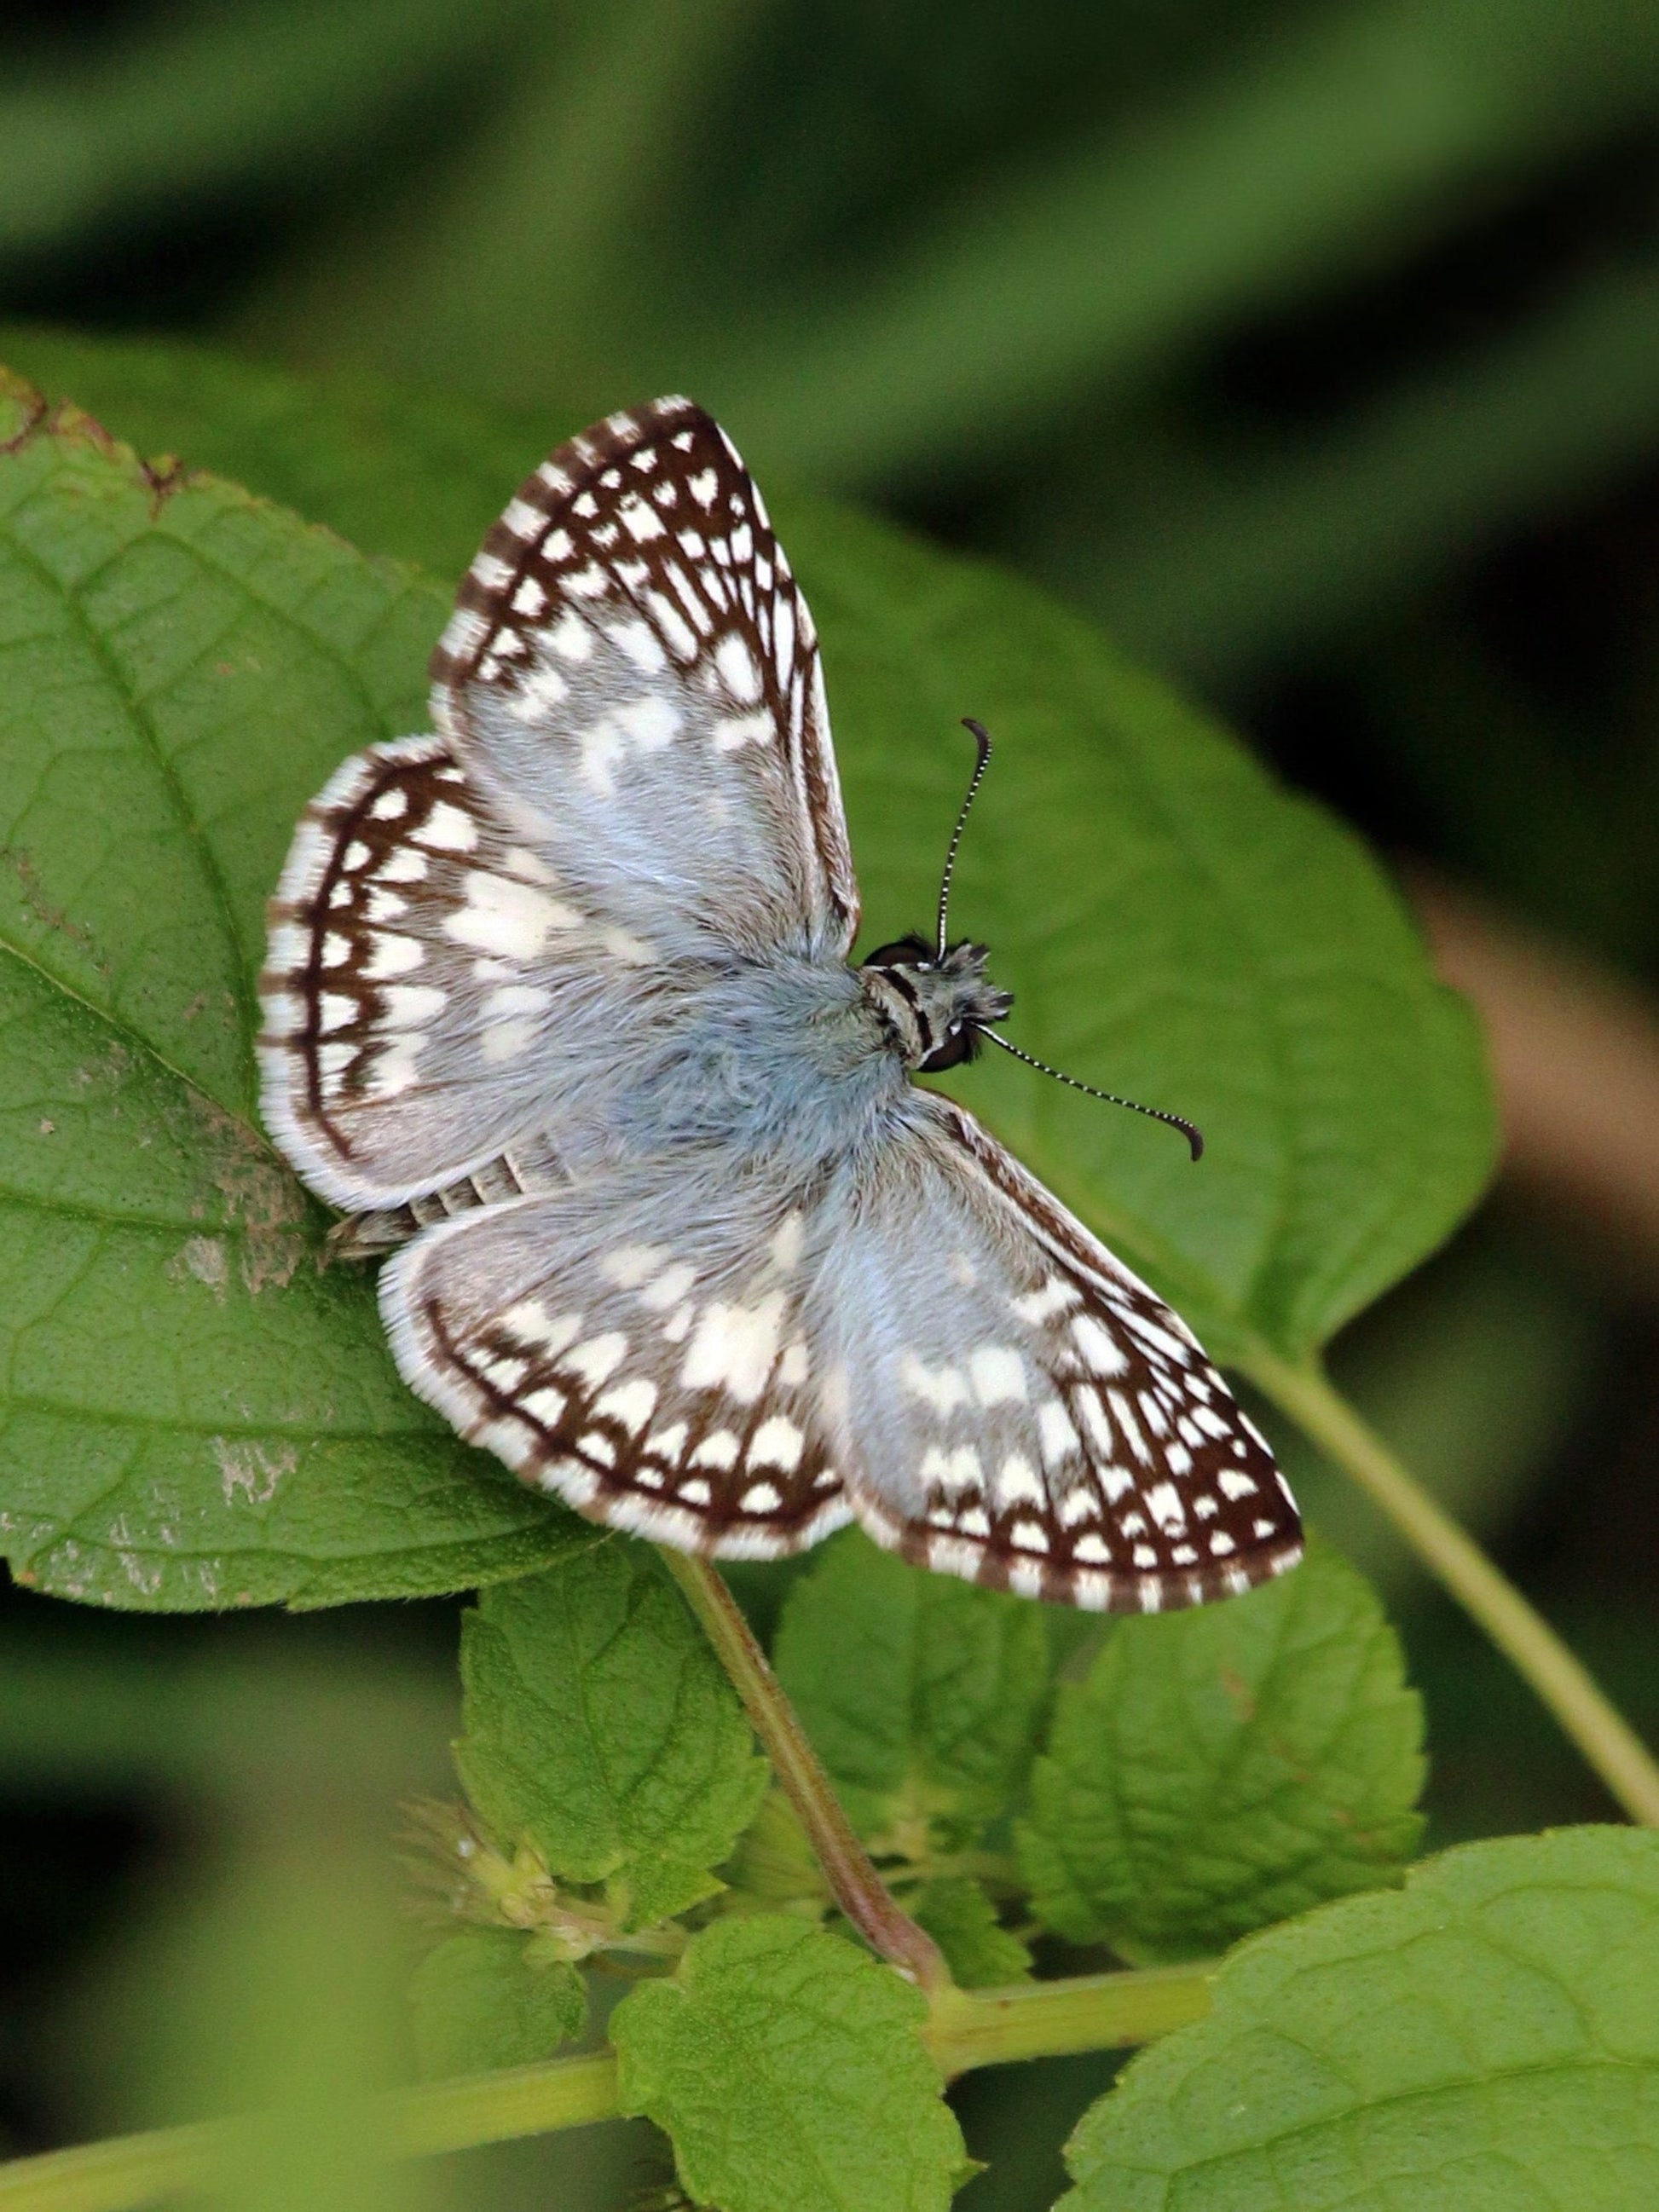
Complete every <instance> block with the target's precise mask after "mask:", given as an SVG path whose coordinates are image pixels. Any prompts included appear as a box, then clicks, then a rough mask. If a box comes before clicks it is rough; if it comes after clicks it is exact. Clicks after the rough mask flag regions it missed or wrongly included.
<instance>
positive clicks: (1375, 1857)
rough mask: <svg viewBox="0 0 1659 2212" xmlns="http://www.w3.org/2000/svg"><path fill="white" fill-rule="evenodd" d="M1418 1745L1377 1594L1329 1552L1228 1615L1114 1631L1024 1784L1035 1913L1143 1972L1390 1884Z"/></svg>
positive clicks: (1139, 1622) (1026, 1857) (1165, 1618)
mask: <svg viewBox="0 0 1659 2212" xmlns="http://www.w3.org/2000/svg"><path fill="white" fill-rule="evenodd" d="M1422 1731H1423V1715H1422V1706H1421V1703H1420V1700H1419V1698H1418V1696H1417V1694H1416V1692H1414V1691H1413V1690H1409V1689H1407V1687H1406V1686H1405V1674H1404V1662H1403V1659H1402V1656H1401V1650H1400V1645H1399V1641H1398V1638H1396V1637H1395V1632H1394V1631H1393V1629H1392V1628H1391V1627H1390V1626H1389V1623H1388V1621H1387V1620H1386V1619H1385V1618H1384V1617H1383V1610H1382V1607H1380V1606H1379V1604H1378V1603H1377V1601H1376V1595H1375V1594H1374V1592H1373V1591H1372V1590H1371V1589H1370V1584H1369V1583H1366V1582H1365V1581H1364V1579H1363V1578H1362V1577H1360V1576H1359V1575H1358V1574H1356V1573H1355V1571H1354V1570H1353V1569H1352V1567H1350V1566H1348V1565H1346V1563H1345V1562H1344V1561H1343V1560H1342V1559H1340V1558H1339V1557H1338V1556H1337V1555H1336V1554H1335V1553H1333V1552H1329V1551H1327V1550H1325V1549H1324V1548H1323V1547H1314V1549H1313V1550H1312V1551H1311V1552H1310V1555H1309V1557H1308V1559H1306V1561H1305V1562H1304V1564H1303V1565H1302V1566H1300V1567H1298V1568H1297V1571H1296V1572H1295V1573H1294V1574H1292V1575H1287V1576H1286V1577H1285V1579H1284V1581H1283V1582H1279V1583H1273V1584H1272V1585H1270V1586H1269V1587H1268V1588H1267V1589H1260V1590H1255V1591H1252V1592H1251V1593H1250V1595H1248V1596H1246V1597H1242V1598H1236V1599H1233V1600H1231V1601H1229V1602H1228V1603H1227V1604H1225V1605H1218V1606H1215V1607H1209V1608H1205V1609H1203V1610H1200V1611H1199V1612H1195V1613H1169V1614H1164V1615H1162V1616H1158V1617H1152V1618H1147V1619H1133V1620H1121V1621H1119V1622H1117V1623H1115V1625H1114V1626H1113V1627H1112V1629H1111V1630H1110V1632H1109V1634H1108V1636H1107V1638H1106V1641H1105V1643H1104V1644H1103V1646H1102V1649H1101V1650H1100V1652H1099V1654H1098V1656H1097V1658H1096V1660H1095V1662H1094V1664H1093V1665H1092V1667H1091V1668H1090V1670H1089V1674H1088V1677H1087V1679H1086V1680H1085V1681H1083V1682H1081V1683H1079V1684H1067V1685H1064V1686H1062V1687H1061V1689H1060V1694H1059V1699H1058V1701H1057V1705H1056V1711H1055V1717H1054V1729H1053V1732H1052V1735H1051V1738H1050V1741H1049V1745H1048V1753H1047V1755H1046V1756H1045V1757H1044V1758H1042V1759H1039V1760H1038V1762H1037V1764H1036V1768H1035V1770H1034V1771H1033V1774H1032V1778H1031V1811H1030V1818H1029V1820H1026V1821H1025V1822H1024V1823H1023V1824H1022V1826H1021V1828H1020V1832H1019V1851H1020V1863H1021V1865H1022V1867H1023V1868H1024V1873H1025V1876H1026V1880H1027V1881H1029V1882H1030V1887H1031V1890H1032V1905H1033V1908H1034V1909H1035V1911H1036V1913H1037V1914H1038V1916H1039V1917H1041V1918H1042V1920H1043V1921H1044V1922H1045V1923H1047V1924H1048V1926H1049V1927H1050V1928H1053V1929H1055V1930H1056V1931H1057V1932H1058V1933H1060V1935H1063V1936H1068V1937H1070V1938H1071V1940H1072V1941H1073V1942H1080V1943H1086V1942H1108V1943H1110V1944H1111V1945H1112V1946H1113V1948H1115V1949H1116V1950H1118V1951H1119V1952H1121V1954H1123V1956H1124V1957H1126V1958H1128V1959H1133V1960H1139V1961H1144V1962H1152V1961H1155V1960H1165V1959H1168V1960H1175V1959H1186V1958H1196V1957H1201V1956H1202V1955H1204V1954H1206V1953H1207V1952H1210V1951H1213V1950H1216V1949H1218V1948H1219V1947H1220V1946H1221V1945H1223V1944H1225V1943H1227V1942H1231V1940H1232V1939H1233V1938H1234V1937H1235V1936H1241V1935H1243V1934H1246V1933H1248V1932H1249V1930H1250V1929H1255V1928H1261V1927H1263V1926H1265V1925H1266V1924H1267V1923H1268V1922H1270V1921H1273V1920H1279V1919H1283V1918H1284V1917H1285V1916H1286V1915H1288V1914H1290V1913H1292V1912H1299V1911H1304V1910H1305V1909H1306V1908H1307V1907H1308V1906H1309V1905H1316V1904H1318V1903H1320V1902H1322V1900H1323V1899H1327V1898H1330V1897H1339V1896H1341V1895H1343V1894H1344V1893H1346V1892H1347V1891H1350V1890H1356V1889H1367V1888H1370V1887H1373V1886H1374V1885H1376V1883H1378V1882H1383V1881H1389V1879H1390V1878H1391V1877H1392V1876H1393V1875H1395V1872H1396V1871H1397V1869H1399V1867H1400V1866H1401V1863H1402V1862H1403V1861H1404V1860H1406V1859H1407V1858H1408V1857H1410V1855H1411V1853H1412V1852H1413V1850H1414V1849H1415V1848H1416V1845H1417V1843H1418V1840H1419V1835H1420V1833H1421V1828H1422V1821H1421V1819H1420V1816H1419V1814H1417V1813H1416V1812H1414V1811H1413V1806H1414V1805H1415V1803H1416V1801H1417V1796H1418V1792H1419V1790H1420V1789H1421V1787H1422V1783H1423V1773H1424V1761H1423V1756H1422V1751H1421V1743H1422Z"/></svg>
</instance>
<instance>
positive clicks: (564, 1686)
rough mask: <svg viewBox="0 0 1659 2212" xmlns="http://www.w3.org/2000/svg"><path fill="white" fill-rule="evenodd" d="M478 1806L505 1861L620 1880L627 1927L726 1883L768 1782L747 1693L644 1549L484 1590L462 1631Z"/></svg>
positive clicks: (463, 1749)
mask: <svg viewBox="0 0 1659 2212" xmlns="http://www.w3.org/2000/svg"><path fill="white" fill-rule="evenodd" d="M461 1681H462V1686H463V1690H464V1693H465V1702H464V1712H465V1735H463V1736H462V1738H461V1741H460V1742H459V1745H458V1746H457V1747H456V1758H457V1763H458V1764H459V1767H460V1771H461V1778H462V1780H463V1781H464V1782H465V1785H466V1790H467V1795H468V1796H470V1797H471V1800H472V1802H473V1804H474V1805H475V1806H476V1807H477V1810H478V1812H479V1813H480V1814H481V1815H482V1816H483V1820H484V1821H485V1823H486V1824H487V1825H488V1826H489V1827H490V1828H491V1829H492V1830H493V1831H494V1832H495V1838H496V1840H497V1841H498V1842H499V1843H500V1844H501V1845H503V1847H504V1848H506V1849H507V1850H509V1851H510V1850H513V1848H514V1847H515V1846H516V1845H517V1844H518V1843H519V1842H520V1840H521V1839H522V1838H528V1839H529V1841H530V1843H531V1844H532V1845H533V1847H534V1848H535V1849H536V1850H538V1852H539V1853H540V1854H541V1856H542V1857H543V1858H544V1859H545V1861H546V1862H547V1864H548V1866H549V1867H550V1869H551V1870H552V1872H553V1873H554V1874H555V1875H563V1876H565V1877H566V1878H567V1879H568V1880H570V1881H580V1882H599V1881H603V1882H605V1883H606V1884H607V1885H608V1886H609V1887H610V1889H611V1893H612V1894H613V1896H614V1897H615V1898H616V1899H617V1902H618V1903H619V1904H620V1905H622V1906H623V1909H624V1912H625V1917H626V1922H627V1924H628V1925H629V1926H630V1927H635V1928H638V1927H644V1926H647V1925H648V1924H649V1923H652V1922H653V1921H655V1920H659V1919H662V1918H664V1917H666V1916H667V1915H668V1914H671V1913H675V1912H682V1911H684V1910H685V1908H686V1906H687V1905H691V1904H694V1903H695V1902H696V1900H697V1899H699V1898H700V1897H706V1896H708V1895H709V1894H710V1893H712V1892H714V1891H715V1890H717V1889H718V1888H719V1887H720V1883H719V1881H716V1880H715V1878H714V1875H712V1874H711V1873H710V1872H709V1869H710V1868H711V1867H714V1866H716V1865H718V1864H719V1863H720V1861H721V1860H722V1859H724V1858H726V1857H727V1856H728V1855H729V1854H730V1852H731V1850H732V1845H733V1844H735V1843H736V1841H737V1838H738V1836H739V1834H740V1833H741V1832H742V1831H743V1830H744V1827H746V1826H747V1825H748V1823H749V1821H750V1819H751V1818H752V1817H753V1815H754V1812H755V1808H756V1807H757V1804H758V1803H759V1802H760V1796H761V1793H762V1791H763V1790H764V1788H765V1786H766V1777H767V1769H766V1765H765V1762H764V1760H763V1759H761V1758H759V1757H758V1755H757V1753H756V1752H755V1749H754V1747H753V1741H752V1739H751V1737H750V1732H749V1723H748V1722H747V1721H746V1720H745V1719H744V1716H743V1711H742V1708H741V1707H740V1706H739V1705H738V1699H737V1693H736V1692H735V1691H734V1690H733V1689H732V1686H731V1684H730V1683H729V1682H728V1681H727V1680H726V1677H725V1675H724V1674H722V1673H721V1672H720V1665H719V1662H717V1661H716V1659H715V1657H714V1653H713V1651H712V1650H710V1648H709V1645H708V1640H707V1638H705V1637H704V1636H703V1634H702V1631H701V1630H700V1629H699V1628H698V1626H697V1625H696V1622H695V1621H694V1620H692V1618H691V1615H690V1613H688V1612H687V1610H686V1607H685V1605H684V1601H683V1600H682V1598H681V1597H680V1595H679V1593H678V1590H677V1589H675V1588H674V1585H673V1584H672V1583H671V1582H670V1580H669V1579H668V1577H667V1574H666V1572H665V1571H664V1569H663V1568H662V1567H661V1566H660V1565H659V1563H658V1561H657V1560H656V1559H654V1558H653V1556H652V1554H651V1553H650V1552H649V1551H648V1550H647V1548H646V1547H645V1546H644V1545H642V1544H630V1543H626V1542H619V1541H605V1540H603V1539H601V1540H599V1541H594V1542H592V1543H591V1544H590V1545H588V1546H587V1547H586V1548H584V1549H583V1550H581V1551H580V1552H579V1553H572V1554H571V1556H569V1557H568V1558H567V1559H563V1560H562V1561H561V1562H560V1564H559V1565H557V1566H556V1567H554V1568H553V1569H551V1570H550V1571H549V1572H548V1573H546V1574H543V1575H532V1576H526V1577H523V1578H522V1579H521V1580H520V1581H518V1582H514V1583H507V1584H504V1585H503V1586H501V1588H499V1589H491V1590H486V1591H485V1592H484V1594H483V1596H482V1597H481V1598H480V1600H479V1601H478V1603H477V1606H476V1607H473V1609H472V1610H471V1612H470V1613H467V1615H466V1616H465V1622H464V1624H463V1626H462V1631H461Z"/></svg>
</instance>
